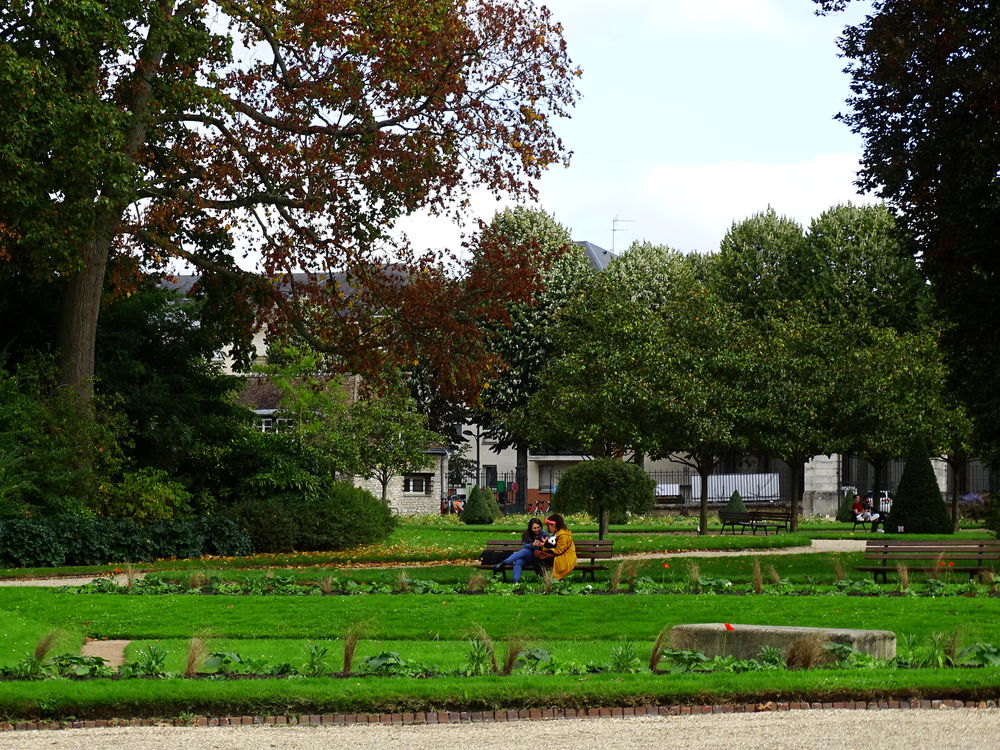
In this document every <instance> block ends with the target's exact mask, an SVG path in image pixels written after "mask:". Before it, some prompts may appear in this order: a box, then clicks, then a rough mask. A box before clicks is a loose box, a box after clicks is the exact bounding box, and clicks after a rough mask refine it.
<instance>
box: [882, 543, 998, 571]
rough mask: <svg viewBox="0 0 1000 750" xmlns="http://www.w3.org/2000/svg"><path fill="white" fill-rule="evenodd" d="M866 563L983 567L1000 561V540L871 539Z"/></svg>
mask: <svg viewBox="0 0 1000 750" xmlns="http://www.w3.org/2000/svg"><path fill="white" fill-rule="evenodd" d="M865 560H866V561H870V562H881V564H882V565H885V566H887V567H888V566H889V565H890V564H893V565H894V564H895V563H897V562H907V561H911V562H920V563H924V564H925V565H926V564H932V563H933V562H934V561H935V560H940V561H941V562H944V563H955V567H959V568H960V567H963V566H962V563H966V564H967V565H968V564H973V565H975V566H978V567H982V566H984V565H987V564H989V563H992V562H997V561H998V560H1000V540H992V539H870V540H868V542H867V543H866V544H865ZM948 567H951V566H948Z"/></svg>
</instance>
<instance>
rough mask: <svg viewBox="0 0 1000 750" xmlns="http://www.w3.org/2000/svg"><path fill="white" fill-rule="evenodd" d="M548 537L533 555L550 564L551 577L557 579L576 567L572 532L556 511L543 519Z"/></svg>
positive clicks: (560, 578)
mask: <svg viewBox="0 0 1000 750" xmlns="http://www.w3.org/2000/svg"><path fill="white" fill-rule="evenodd" d="M545 527H546V529H547V531H548V533H549V538H548V539H546V540H545V544H544V545H543V547H542V549H541V550H540V551H539V552H538V553H537V554H536V555H535V557H538V558H540V559H541V560H542V562H543V563H544V564H546V565H552V577H553V578H555V579H556V580H557V581H561V580H562V579H563V578H565V577H566V576H568V575H569V574H570V573H572V572H573V568H575V567H576V545H575V544H574V543H573V532H571V531H570V530H569V529H567V528H566V521H565V520H564V519H563V517H562V516H561V515H559V514H558V513H553V514H552V515H551V516H549V517H548V518H546V519H545Z"/></svg>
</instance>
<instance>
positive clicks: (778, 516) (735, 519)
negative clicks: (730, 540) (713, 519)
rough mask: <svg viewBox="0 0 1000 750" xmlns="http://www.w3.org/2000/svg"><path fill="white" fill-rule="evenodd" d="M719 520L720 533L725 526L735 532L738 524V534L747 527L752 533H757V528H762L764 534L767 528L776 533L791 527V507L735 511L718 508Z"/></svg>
mask: <svg viewBox="0 0 1000 750" xmlns="http://www.w3.org/2000/svg"><path fill="white" fill-rule="evenodd" d="M719 520H720V521H722V530H721V531H720V532H719V533H720V534H724V533H726V527H727V526H728V527H729V528H730V529H732V533H734V534H735V533H736V527H737V526H739V527H740V534H742V533H744V532H745V531H746V530H747V529H751V530H752V531H753V533H754V534H756V533H757V529H763V531H764V535H765V536H766V535H767V530H768V529H774V533H775V534H777V533H778V532H779V531H788V530H789V529H790V528H791V525H792V509H791V508H769V509H767V510H763V509H760V510H758V509H754V510H746V511H736V510H726V509H725V508H720V509H719Z"/></svg>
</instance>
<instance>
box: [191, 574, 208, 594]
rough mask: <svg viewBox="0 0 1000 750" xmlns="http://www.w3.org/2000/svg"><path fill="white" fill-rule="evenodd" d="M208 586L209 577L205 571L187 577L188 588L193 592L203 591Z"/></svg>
mask: <svg viewBox="0 0 1000 750" xmlns="http://www.w3.org/2000/svg"><path fill="white" fill-rule="evenodd" d="M207 585H208V575H206V574H205V572H204V571H201V570H199V571H196V572H194V573H192V574H191V575H189V576H188V577H187V587H188V588H189V589H191V590H194V589H203V588H205V587H206V586H207Z"/></svg>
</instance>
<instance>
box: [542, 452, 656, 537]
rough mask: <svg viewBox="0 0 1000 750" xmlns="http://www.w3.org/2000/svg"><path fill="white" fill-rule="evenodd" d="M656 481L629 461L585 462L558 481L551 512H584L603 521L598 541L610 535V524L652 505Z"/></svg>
mask: <svg viewBox="0 0 1000 750" xmlns="http://www.w3.org/2000/svg"><path fill="white" fill-rule="evenodd" d="M655 484H656V483H655V482H654V481H653V479H652V478H651V477H650V476H649V475H648V474H646V472H644V471H643V470H642V469H641V468H639V467H638V466H636V465H635V464H633V463H630V462H628V461H618V460H615V459H612V458H599V459H596V460H594V461H584V462H583V463H580V464H577V465H576V466H574V467H572V468H571V469H569V470H567V471H566V472H565V473H563V475H562V476H561V477H560V478H559V488H558V489H557V490H556V493H555V495H553V496H552V509H553V510H554V511H557V512H559V513H574V512H577V511H583V512H585V513H589V514H590V515H592V516H596V517H597V518H598V519H599V521H600V531H599V534H598V536H599V538H600V539H603V538H604V536H605V535H606V534H607V533H608V522H609V520H610V518H611V517H612V514H614V516H613V517H614V520H616V521H619V522H620V521H624V520H625V517H626V514H627V513H642V512H644V511H647V510H649V509H650V508H651V507H652V506H653V487H654V486H655Z"/></svg>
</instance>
